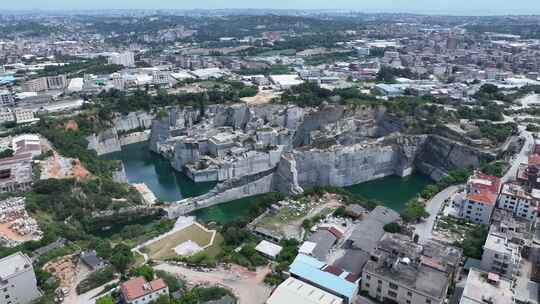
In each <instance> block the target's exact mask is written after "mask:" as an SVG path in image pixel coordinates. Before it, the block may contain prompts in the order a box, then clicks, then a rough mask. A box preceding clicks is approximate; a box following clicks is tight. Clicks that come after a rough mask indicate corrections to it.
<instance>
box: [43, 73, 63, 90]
mask: <svg viewBox="0 0 540 304" xmlns="http://www.w3.org/2000/svg"><path fill="white" fill-rule="evenodd" d="M66 86H67V79H66V75H58V76H49V77H47V88H48V89H49V90H63V89H64V88H65V87H66Z"/></svg>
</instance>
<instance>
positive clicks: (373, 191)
mask: <svg viewBox="0 0 540 304" xmlns="http://www.w3.org/2000/svg"><path fill="white" fill-rule="evenodd" d="M432 183H433V181H432V180H431V179H430V178H429V177H427V176H425V175H422V174H416V173H415V174H412V175H411V176H407V177H403V178H401V177H399V176H387V177H384V178H381V179H376V180H373V181H369V182H365V183H362V184H357V185H354V186H350V187H345V189H347V190H349V191H351V192H352V193H355V194H358V195H360V196H362V197H365V198H368V199H374V200H377V201H380V202H381V203H382V204H383V205H385V206H387V207H389V208H392V209H394V210H396V211H398V212H399V211H401V210H403V209H404V207H405V203H407V202H408V201H409V200H410V199H413V198H415V197H416V196H417V195H419V194H420V192H422V190H423V189H424V187H425V186H427V185H429V184H432Z"/></svg>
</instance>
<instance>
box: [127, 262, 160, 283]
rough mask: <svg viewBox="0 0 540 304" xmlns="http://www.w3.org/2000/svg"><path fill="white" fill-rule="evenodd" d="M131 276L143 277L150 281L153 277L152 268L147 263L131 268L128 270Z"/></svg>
mask: <svg viewBox="0 0 540 304" xmlns="http://www.w3.org/2000/svg"><path fill="white" fill-rule="evenodd" d="M129 274H130V276H132V277H144V279H145V280H146V281H152V280H153V279H154V269H153V268H152V267H150V266H148V265H143V266H140V267H136V268H133V269H131V270H130V271H129Z"/></svg>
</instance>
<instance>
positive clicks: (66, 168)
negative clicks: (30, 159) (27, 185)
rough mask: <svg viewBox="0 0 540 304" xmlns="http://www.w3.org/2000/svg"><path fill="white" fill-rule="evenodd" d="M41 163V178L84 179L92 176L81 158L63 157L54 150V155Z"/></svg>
mask: <svg viewBox="0 0 540 304" xmlns="http://www.w3.org/2000/svg"><path fill="white" fill-rule="evenodd" d="M40 164H41V169H42V170H41V179H49V178H55V179H64V178H76V179H83V178H86V177H89V176H90V172H89V171H88V170H87V169H86V168H85V167H84V166H83V165H82V164H81V161H80V160H79V159H77V158H68V157H63V156H61V155H60V154H58V153H57V152H56V151H53V156H51V157H49V158H47V159H45V160H43V161H42V162H41V163H40Z"/></svg>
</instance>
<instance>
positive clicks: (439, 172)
mask: <svg viewBox="0 0 540 304" xmlns="http://www.w3.org/2000/svg"><path fill="white" fill-rule="evenodd" d="M495 158H496V154H494V153H491V152H488V151H483V150H479V149H476V148H473V147H471V146H468V145H465V144H463V143H460V142H457V141H453V140H450V139H447V138H444V137H440V136H436V135H430V136H428V137H427V140H426V142H425V143H424V145H423V148H422V150H421V151H420V154H419V155H418V157H417V158H416V161H415V167H416V168H417V169H418V170H419V171H420V172H422V173H424V174H426V175H428V176H430V177H431V178H432V179H434V180H439V179H441V178H442V177H444V176H446V175H447V174H448V171H450V170H453V169H456V168H467V167H472V168H478V167H479V166H480V165H481V164H482V163H485V162H490V161H492V160H494V159H495Z"/></svg>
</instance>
